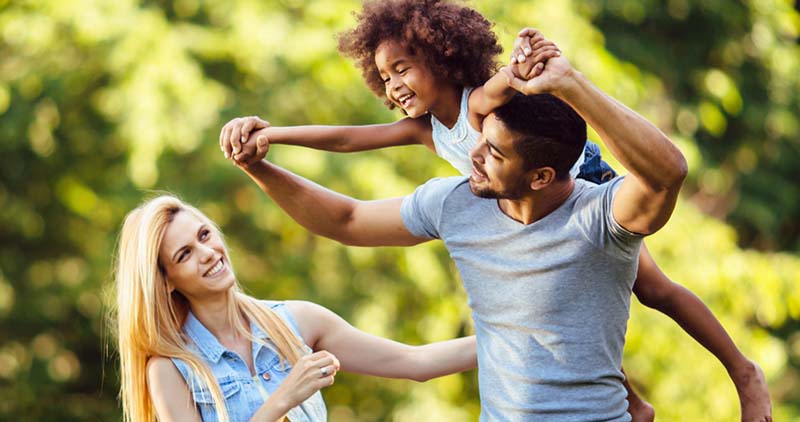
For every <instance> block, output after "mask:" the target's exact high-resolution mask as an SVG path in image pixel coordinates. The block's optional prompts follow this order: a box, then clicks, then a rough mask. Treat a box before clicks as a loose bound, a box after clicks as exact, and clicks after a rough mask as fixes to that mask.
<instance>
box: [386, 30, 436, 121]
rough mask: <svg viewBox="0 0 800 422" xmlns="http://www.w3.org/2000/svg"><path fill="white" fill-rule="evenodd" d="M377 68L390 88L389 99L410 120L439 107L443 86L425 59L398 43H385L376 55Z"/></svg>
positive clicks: (388, 90) (387, 92)
mask: <svg viewBox="0 0 800 422" xmlns="http://www.w3.org/2000/svg"><path fill="white" fill-rule="evenodd" d="M375 65H376V66H377V67H378V73H379V74H380V75H381V79H383V83H384V85H385V86H386V97H387V98H388V99H389V101H391V102H392V103H394V104H395V105H397V106H398V107H400V108H402V109H403V110H404V111H405V112H406V114H407V115H408V116H409V117H412V118H416V117H419V116H422V115H424V114H425V113H427V112H428V111H431V110H432V109H434V108H435V107H436V104H437V102H438V101H439V89H437V86H438V85H441V84H439V83H437V82H438V81H437V78H436V77H435V76H434V75H433V73H432V72H431V71H430V69H429V68H428V66H427V64H426V63H425V61H424V60H422V58H420V57H418V56H414V55H412V54H410V53H409V52H408V50H407V49H406V48H405V47H403V46H402V45H401V44H400V43H398V42H395V41H384V42H382V43H381V44H380V45H379V46H378V48H377V49H376V51H375ZM439 88H441V87H439Z"/></svg>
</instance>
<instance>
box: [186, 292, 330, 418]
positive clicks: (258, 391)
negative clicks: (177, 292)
mask: <svg viewBox="0 0 800 422" xmlns="http://www.w3.org/2000/svg"><path fill="white" fill-rule="evenodd" d="M262 303H264V305H265V306H269V307H270V308H271V309H272V310H273V311H275V312H276V313H277V314H278V316H280V317H281V319H283V320H284V322H286V324H287V325H288V326H289V327H291V329H292V331H293V332H294V333H295V335H296V336H297V337H298V338H299V339H300V341H301V342H302V340H303V339H302V337H301V336H300V331H299V329H298V328H297V323H296V322H295V320H294V317H292V315H291V314H290V313H289V310H288V309H286V305H284V303H283V302H273V301H263V302H262ZM183 332H184V334H185V336H186V337H187V338H188V339H189V340H191V342H190V343H189V348H190V349H192V351H193V352H194V353H195V354H197V355H198V356H200V357H201V358H202V359H203V361H204V362H205V364H206V365H208V366H209V367H210V368H211V372H212V373H213V374H214V378H216V380H217V382H219V386H220V389H221V390H222V396H223V397H224V398H225V406H226V408H227V410H228V416H229V418H230V420H231V422H238V421H248V420H250V418H251V417H253V414H255V412H256V411H257V410H258V408H259V407H261V405H262V404H264V401H266V399H267V398H268V397H269V396H270V395H271V394H273V393H274V392H275V390H277V389H278V386H280V384H281V383H282V382H283V380H284V379H286V376H287V375H289V371H291V367H290V366H289V363H288V362H286V361H284V365H285V366H282V365H281V362H280V359H279V358H278V353H277V351H276V350H275V349H273V347H264V346H263V345H261V344H258V343H255V342H253V343H252V350H253V363H254V366H255V371H256V375H255V376H251V375H250V370H249V369H248V368H247V364H246V363H245V362H244V360H242V358H241V357H240V356H239V355H238V354H237V353H235V352H232V351H230V350H227V349H226V348H225V347H224V346H223V345H222V344H220V342H219V340H217V338H216V337H214V335H213V334H211V332H210V331H208V329H207V328H206V327H205V326H203V324H202V323H201V322H200V321H199V320H198V319H197V318H196V317H195V316H194V314H192V312H191V311H190V312H189V315H188V316H187V318H186V322H185V323H184V324H183ZM250 332H251V333H252V334H253V336H254V337H256V338H260V339H264V340H268V339H269V337H268V336H267V334H266V333H264V331H262V330H261V329H260V328H259V327H258V326H257V325H255V324H253V323H252V322H250ZM267 344H271V342H269V341H267ZM303 344H304V347H305V349H306V353H310V352H311V349H310V348H309V347H308V346H306V345H305V343H304V342H303ZM172 362H174V363H175V366H176V367H177V368H178V370H179V371H180V373H181V375H182V376H183V378H184V380H186V383H187V384H188V385H189V388H190V389H191V390H192V396H193V397H194V401H195V404H196V405H197V410H198V411H199V412H200V416H201V417H202V419H203V421H211V422H216V421H218V419H217V414H216V409H215V406H214V400H213V398H212V397H211V392H210V391H209V389H208V388H206V387H205V386H203V385H202V383H201V382H200V381H199V379H198V380H197V381H195V382H193V381H192V378H193V377H192V372H191V369H190V368H189V366H188V365H186V363H185V362H183V361H182V360H180V359H175V358H173V359H172ZM287 418H288V419H289V420H290V421H292V422H320V421H326V420H327V410H326V409H325V402H324V401H323V400H322V394H320V392H319V391H317V392H316V393H314V395H313V396H311V397H309V398H308V399H307V400H306V401H305V402H303V403H302V404H300V405H299V406H297V407H295V408H294V409H292V410H290V411H289V413H288V414H287Z"/></svg>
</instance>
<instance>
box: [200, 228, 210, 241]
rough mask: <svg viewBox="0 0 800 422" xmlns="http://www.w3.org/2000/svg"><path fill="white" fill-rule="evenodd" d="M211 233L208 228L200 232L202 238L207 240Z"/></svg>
mask: <svg viewBox="0 0 800 422" xmlns="http://www.w3.org/2000/svg"><path fill="white" fill-rule="evenodd" d="M210 234H211V233H210V232H209V231H208V230H203V231H201V232H200V240H206V239H207V238H208V236H209V235H210Z"/></svg>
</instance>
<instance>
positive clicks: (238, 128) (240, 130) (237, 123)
mask: <svg viewBox="0 0 800 422" xmlns="http://www.w3.org/2000/svg"><path fill="white" fill-rule="evenodd" d="M269 126H270V124H269V122H268V121H266V120H263V119H261V118H260V117H258V116H248V117H238V118H235V119H233V120H231V121H230V122H228V123H226V124H225V126H223V127H222V130H221V131H220V133H219V149H220V150H221V151H222V153H223V154H224V155H225V158H232V159H234V160H236V161H241V162H246V161H248V158H249V155H247V154H242V144H246V143H247V140H248V139H249V138H250V132H251V131H253V130H254V129H264V128H268V127H269ZM248 151H249V153H252V151H253V148H250V149H248ZM238 154H241V155H239V156H238V158H237V155H238Z"/></svg>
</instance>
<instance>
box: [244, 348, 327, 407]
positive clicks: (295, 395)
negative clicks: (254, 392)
mask: <svg viewBox="0 0 800 422" xmlns="http://www.w3.org/2000/svg"><path fill="white" fill-rule="evenodd" d="M338 371H339V359H336V356H334V355H333V354H331V353H329V352H326V351H324V350H323V351H320V352H316V353H313V354H310V355H305V356H303V357H301V358H300V359H298V360H297V362H295V364H294V367H293V368H292V370H291V372H289V375H288V376H287V377H286V379H285V380H283V382H282V383H281V385H280V387H278V389H277V390H275V393H273V394H272V395H271V396H270V397H269V399H267V401H266V402H265V403H264V404H263V405H262V406H261V408H259V409H258V411H257V412H256V414H255V415H253V418H252V419H251V421H275V420H282V418H283V416H284V415H286V413H288V412H289V411H290V410H292V409H293V408H295V407H297V406H299V405H300V404H301V403H303V402H304V401H306V400H307V399H308V398H309V397H311V396H312V395H314V393H316V392H317V391H319V390H321V389H323V388H325V387H330V386H331V385H333V379H334V377H335V376H336V372H338Z"/></svg>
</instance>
